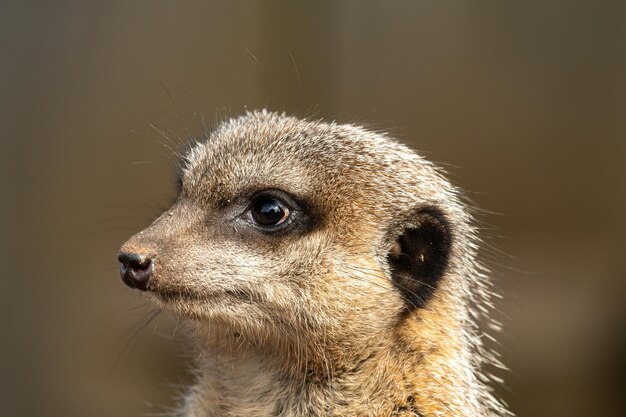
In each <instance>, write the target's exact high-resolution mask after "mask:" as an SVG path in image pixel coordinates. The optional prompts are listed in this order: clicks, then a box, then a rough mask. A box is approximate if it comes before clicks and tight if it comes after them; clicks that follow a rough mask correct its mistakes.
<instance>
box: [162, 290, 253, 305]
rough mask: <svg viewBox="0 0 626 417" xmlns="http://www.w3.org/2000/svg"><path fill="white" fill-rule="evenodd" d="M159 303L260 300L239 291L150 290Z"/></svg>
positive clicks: (250, 301)
mask: <svg viewBox="0 0 626 417" xmlns="http://www.w3.org/2000/svg"><path fill="white" fill-rule="evenodd" d="M150 292H151V293H153V294H154V295H155V296H156V297H157V298H158V299H159V300H160V301H162V302H165V303H176V302H180V301H186V302H195V303H200V304H208V303H212V302H220V301H221V302H228V301H231V302H248V303H252V302H254V303H258V302H262V300H261V299H260V298H259V297H258V296H254V295H253V294H249V293H247V292H245V291H239V290H221V291H211V292H197V291H196V292H194V291H186V290H178V289H150Z"/></svg>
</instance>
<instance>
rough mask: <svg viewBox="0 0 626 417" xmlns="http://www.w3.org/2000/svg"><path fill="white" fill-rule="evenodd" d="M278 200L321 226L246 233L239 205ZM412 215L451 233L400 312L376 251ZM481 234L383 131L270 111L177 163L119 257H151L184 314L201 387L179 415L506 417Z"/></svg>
mask: <svg viewBox="0 0 626 417" xmlns="http://www.w3.org/2000/svg"><path fill="white" fill-rule="evenodd" d="M262 189H280V190H284V191H285V192H288V193H290V194H292V195H295V196H297V197H298V198H301V199H302V200H304V201H308V202H311V203H312V206H314V207H315V208H316V210H317V212H318V214H319V217H320V221H319V224H318V225H317V227H315V228H313V229H312V230H310V231H307V232H306V233H302V234H299V235H297V236H291V235H286V236H283V237H281V238H280V239H272V238H271V237H270V238H268V237H260V236H258V235H255V234H254V233H252V232H250V231H248V230H247V229H246V227H247V226H245V224H243V223H242V222H241V219H240V217H237V216H238V213H239V211H240V208H239V209H238V208H237V207H241V206H242V204H243V203H241V201H242V199H244V200H245V198H243V197H242V196H245V195H247V194H246V193H249V192H251V191H254V190H262ZM419 207H437V208H438V209H439V210H441V211H442V212H443V213H444V214H445V216H446V218H447V219H448V221H449V223H450V228H451V232H452V248H451V256H450V263H449V266H448V268H447V269H446V272H445V276H444V277H443V278H442V279H441V281H440V283H439V285H438V287H437V289H436V291H435V292H434V295H433V297H432V299H430V300H429V301H428V303H427V304H426V306H424V307H423V308H416V309H409V311H410V312H409V313H405V312H406V311H407V305H406V302H405V300H404V299H403V298H402V296H401V295H400V293H399V292H398V290H397V289H396V288H395V287H394V285H393V283H392V282H391V279H390V275H389V274H390V270H389V268H390V267H389V265H388V261H387V257H386V255H387V253H389V252H390V251H393V250H394V240H393V239H394V236H396V235H398V234H399V233H400V231H401V230H402V229H403V228H404V227H407V225H410V224H411V221H412V220H411V213H413V212H414V211H415V209H416V208H419ZM478 243H479V241H478V239H477V238H476V236H475V231H474V229H473V227H472V226H471V218H470V216H469V214H468V212H467V209H466V207H465V206H464V205H463V204H462V203H461V201H460V199H459V196H458V191H457V190H456V189H455V188H454V187H452V186H451V185H450V184H449V182H448V181H447V180H446V179H445V178H444V177H443V176H442V175H441V173H440V170H439V169H437V168H436V167H434V166H433V165H432V164H431V163H429V162H428V161H426V160H424V159H423V158H422V157H420V156H418V155H417V154H416V153H414V152H413V151H411V150H409V149H408V148H406V147H404V146H402V145H400V144H398V143H396V142H395V141H393V140H392V139H390V138H388V137H387V136H385V135H382V134H377V133H372V132H368V131H366V130H364V129H361V128H359V127H355V126H351V125H337V124H334V123H331V124H327V123H323V122H311V121H304V120H299V119H296V118H291V117H287V116H284V115H279V114H275V113H269V112H266V111H261V112H253V113H247V114H246V115H244V116H242V117H240V118H237V119H232V120H229V121H227V122H225V123H222V124H221V125H220V126H218V127H217V129H216V130H215V131H214V132H213V133H212V134H211V135H210V138H209V139H208V141H206V142H205V143H199V144H197V146H195V147H194V148H193V149H192V150H191V152H190V153H189V154H188V155H187V157H186V159H185V161H184V167H183V186H182V192H181V195H180V197H179V199H178V200H177V202H176V203H175V204H174V205H173V207H172V208H171V209H170V210H169V211H168V212H166V213H164V214H163V215H162V216H161V217H160V218H159V219H157V220H156V221H155V222H154V224H153V225H152V226H150V227H149V228H148V229H146V230H144V231H143V232H141V233H140V234H138V235H136V236H134V237H133V238H131V239H130V240H129V241H128V242H127V243H126V244H125V245H124V247H123V250H125V251H134V252H139V253H144V254H147V255H150V256H155V259H156V265H155V269H154V270H155V275H154V277H153V279H152V280H151V282H150V287H149V290H150V291H151V293H152V294H154V298H155V301H156V302H157V303H158V304H159V305H160V306H161V307H162V308H164V309H166V310H169V311H173V312H175V313H177V314H179V315H181V316H183V317H186V318H188V319H190V322H191V323H193V325H192V326H190V328H191V329H193V333H194V334H193V337H194V338H195V340H196V345H197V347H198V358H199V359H198V361H197V364H196V375H197V383H196V384H195V386H194V387H192V388H191V389H190V390H189V393H188V395H187V397H186V400H185V403H184V405H183V407H182V409H181V412H180V415H181V416H186V417H192V416H193V417H200V416H202V417H205V416H284V417H287V416H377V417H382V416H423V417H426V416H428V417H430V416H468V417H479V416H480V417H488V416H502V415H507V414H508V412H507V411H506V410H505V408H504V407H503V406H502V404H501V403H500V402H499V401H497V400H496V399H495V398H494V397H493V395H492V394H491V389H490V388H489V387H488V386H487V385H486V383H485V379H486V378H485V377H484V375H483V374H482V373H481V367H482V366H483V364H484V362H487V361H490V362H493V361H496V359H495V357H494V356H493V355H492V354H490V353H489V352H487V351H486V350H485V349H484V348H483V346H482V343H481V332H480V331H479V330H478V327H477V324H476V323H477V322H478V320H480V319H481V317H483V316H484V314H485V312H487V310H488V308H489V305H490V304H489V301H488V298H489V291H488V287H487V286H488V280H487V278H486V276H485V275H484V274H483V272H482V271H483V270H482V269H481V268H480V267H479V265H478V264H477V263H476V259H475V258H476V256H477V247H478Z"/></svg>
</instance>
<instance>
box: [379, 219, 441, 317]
mask: <svg viewBox="0 0 626 417" xmlns="http://www.w3.org/2000/svg"><path fill="white" fill-rule="evenodd" d="M406 224H407V225H406V226H404V227H403V229H401V230H400V232H399V235H398V234H397V232H396V233H394V235H395V236H397V237H395V239H394V241H393V243H392V245H391V249H390V250H389V252H388V254H387V261H388V263H389V268H390V271H391V279H392V281H393V283H394V285H395V286H396V288H397V289H398V291H400V293H401V294H402V296H403V297H404V299H405V300H406V302H407V308H408V309H413V308H423V307H424V306H425V305H426V303H427V302H428V301H429V300H430V298H431V297H432V295H433V293H434V292H435V291H436V289H437V286H438V284H439V281H440V279H441V277H442V276H443V275H444V273H445V272H446V269H447V267H448V260H449V257H450V248H451V242H452V235H451V232H450V227H449V224H448V222H447V221H446V219H445V218H444V216H443V214H442V213H441V212H440V211H439V210H437V209H433V208H427V209H420V210H418V211H417V212H415V213H414V214H413V215H412V218H411V219H409V221H408V222H407V223H406Z"/></svg>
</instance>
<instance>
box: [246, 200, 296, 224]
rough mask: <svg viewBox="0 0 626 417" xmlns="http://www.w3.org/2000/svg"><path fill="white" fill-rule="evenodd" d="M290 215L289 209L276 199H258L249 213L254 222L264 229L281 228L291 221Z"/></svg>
mask: <svg viewBox="0 0 626 417" xmlns="http://www.w3.org/2000/svg"><path fill="white" fill-rule="evenodd" d="M290 214H291V210H290V209H289V207H287V205H286V204H285V203H283V202H282V201H280V200H279V199H277V198H274V197H260V198H258V199H257V200H256V201H254V203H253V204H252V207H251V208H250V211H249V216H250V219H251V220H252V222H253V223H254V224H256V225H259V226H262V227H273V226H279V225H281V224H283V223H285V222H286V221H287V220H288V219H289V216H290Z"/></svg>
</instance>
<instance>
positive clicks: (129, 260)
mask: <svg viewBox="0 0 626 417" xmlns="http://www.w3.org/2000/svg"><path fill="white" fill-rule="evenodd" d="M117 259H118V260H119V261H120V275H121V276H122V280H123V281H124V283H125V284H126V285H128V286H129V287H131V288H138V289H140V290H142V291H145V290H146V289H147V288H148V282H149V281H150V278H151V277H152V273H153V272H154V260H153V259H152V258H150V257H148V256H146V255H142V254H139V253H128V252H120V253H119V255H118V256H117Z"/></svg>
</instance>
